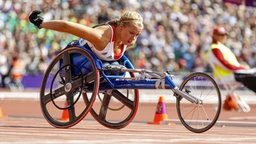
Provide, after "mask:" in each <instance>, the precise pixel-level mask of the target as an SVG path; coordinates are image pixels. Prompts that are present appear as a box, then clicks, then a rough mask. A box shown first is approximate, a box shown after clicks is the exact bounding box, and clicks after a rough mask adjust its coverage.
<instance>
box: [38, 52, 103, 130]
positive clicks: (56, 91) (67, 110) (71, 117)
mask: <svg viewBox="0 0 256 144" xmlns="http://www.w3.org/2000/svg"><path fill="white" fill-rule="evenodd" d="M74 55H76V56H80V58H82V60H83V61H85V60H86V61H87V63H86V64H89V65H91V66H90V70H88V73H86V74H83V72H82V70H81V68H79V66H78V65H75V64H74V59H73V58H74ZM75 71H76V73H75ZM98 90H99V70H98V69H97V68H96V65H95V62H94V60H93V58H92V56H91V55H90V54H89V53H88V52H87V51H85V50H83V49H81V48H78V47H69V48H65V49H63V50H62V51H61V52H60V53H59V54H58V55H57V56H56V57H55V58H54V59H53V60H52V62H51V63H50V65H49V66H48V68H47V70H46V71H45V74H44V78H43V80H42V84H41V89H40V104H41V109H42V112H43V115H44V117H45V119H46V120H47V121H48V122H49V123H50V124H51V125H52V126H54V127H56V128H69V127H72V126H74V125H76V124H77V123H79V122H80V121H81V120H82V119H83V118H84V117H85V116H86V115H87V113H88V112H89V111H90V110H91V108H92V105H93V103H94V101H95V99H96V96H97V94H98ZM82 93H87V95H88V97H87V102H85V101H84V98H81V96H82Z"/></svg>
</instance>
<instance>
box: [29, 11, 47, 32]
mask: <svg viewBox="0 0 256 144" xmlns="http://www.w3.org/2000/svg"><path fill="white" fill-rule="evenodd" d="M40 13H41V11H38V10H34V11H32V13H31V14H30V15H29V21H30V22H31V23H33V24H34V25H35V26H37V27H38V28H39V29H40V28H41V24H42V23H43V21H44V18H43V17H41V16H39V15H40Z"/></svg>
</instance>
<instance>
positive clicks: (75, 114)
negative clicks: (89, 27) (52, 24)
mask: <svg viewBox="0 0 256 144" xmlns="http://www.w3.org/2000/svg"><path fill="white" fill-rule="evenodd" d="M173 78H174V76H173V75H171V74H170V72H168V71H167V72H163V73H159V72H154V71H151V70H146V69H135V68H134V67H133V65H132V63H131V62H130V60H129V59H128V58H127V57H126V56H122V58H120V59H119V60H117V61H115V62H113V63H110V64H109V63H107V64H106V62H104V61H102V60H100V59H98V58H97V57H96V56H95V54H94V53H93V52H92V51H91V49H90V48H89V47H88V46H80V45H78V44H76V42H72V43H71V44H69V45H68V46H67V47H66V48H64V49H63V50H61V51H60V52H59V53H58V54H57V55H56V56H55V57H54V58H53V60H52V61H51V63H50V64H49V66H48V68H47V69H46V71H45V74H44V77H43V79H42V83H41V88H40V104H41V109H42V113H43V115H44V117H45V119H46V120H47V121H48V122H49V124H51V125H52V126H53V127H56V128H69V127H72V126H74V125H76V124H78V123H79V122H80V121H81V120H83V119H84V117H85V116H86V115H87V114H88V113H89V112H90V113H91V115H92V116H93V118H94V119H95V120H96V121H98V122H99V123H100V124H101V125H103V126H105V127H107V128H111V129H121V128H124V127H125V126H127V125H128V124H129V123H130V122H132V120H133V118H134V117H135V115H136V112H137V109H138V105H139V89H156V90H161V89H165V90H166V89H170V91H172V92H170V95H173V96H174V97H175V98H176V109H177V114H178V117H179V119H180V121H181V123H182V124H183V125H184V126H185V127H186V128H187V129H188V130H190V131H192V132H195V133H202V132H205V131H207V130H209V129H210V128H211V127H212V126H213V125H214V124H215V123H216V121H217V120H218V118H219V115H220V112H221V105H222V104H221V94H220V90H219V87H218V85H217V84H216V82H215V80H214V79H213V78H212V77H211V76H209V75H208V74H206V73H203V72H195V73H191V74H189V75H188V76H187V77H185V78H184V79H183V82H182V83H181V84H180V85H179V86H177V85H176V84H175V82H174V81H173ZM95 101H99V103H97V104H96V103H95ZM94 103H95V104H94ZM63 111H67V115H68V119H67V120H62V119H59V116H60V115H61V113H62V112H63ZM113 115H114V116H115V117H113Z"/></svg>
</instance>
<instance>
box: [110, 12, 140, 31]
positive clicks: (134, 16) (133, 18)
mask: <svg viewBox="0 0 256 144" xmlns="http://www.w3.org/2000/svg"><path fill="white" fill-rule="evenodd" d="M121 23H124V24H126V23H133V24H135V25H136V26H139V27H142V28H143V18H142V16H141V15H140V14H139V13H138V12H136V11H125V12H124V13H123V14H122V16H121V17H120V19H114V20H111V21H108V22H107V24H110V25H115V26H117V25H119V24H121Z"/></svg>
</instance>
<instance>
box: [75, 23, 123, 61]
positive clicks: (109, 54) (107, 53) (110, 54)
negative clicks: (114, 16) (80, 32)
mask: <svg viewBox="0 0 256 144" xmlns="http://www.w3.org/2000/svg"><path fill="white" fill-rule="evenodd" d="M109 27H110V28H111V30H112V36H111V40H110V41H109V43H108V44H107V45H106V47H105V48H104V49H103V50H101V51H99V50H97V49H96V48H95V46H94V45H93V44H92V43H90V42H89V41H87V40H84V39H80V40H79V45H85V44H88V45H89V46H90V48H91V50H92V51H93V53H94V54H95V55H96V56H97V57H98V58H99V59H101V60H105V61H115V60H118V59H120V58H121V57H122V56H123V54H124V52H125V50H126V47H127V45H122V49H121V53H120V54H118V55H116V54H115V53H114V41H115V39H114V38H115V37H114V36H115V27H114V26H111V25H109Z"/></svg>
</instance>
